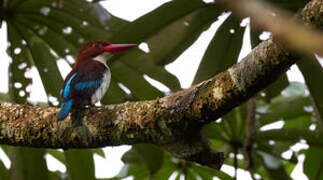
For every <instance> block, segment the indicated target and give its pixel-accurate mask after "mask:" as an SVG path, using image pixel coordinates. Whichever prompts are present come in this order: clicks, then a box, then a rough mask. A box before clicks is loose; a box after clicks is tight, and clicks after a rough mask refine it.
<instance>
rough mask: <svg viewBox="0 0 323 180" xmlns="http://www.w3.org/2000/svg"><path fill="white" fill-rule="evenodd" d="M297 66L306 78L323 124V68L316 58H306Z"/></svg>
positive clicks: (316, 110) (298, 62)
mask: <svg viewBox="0 0 323 180" xmlns="http://www.w3.org/2000/svg"><path fill="white" fill-rule="evenodd" d="M296 64H297V66H298V68H299V69H300V71H301V72H302V74H303V76H304V79H305V83H306V85H307V87H308V90H309V91H310V94H311V97H312V98H311V100H312V101H313V104H314V107H315V108H314V109H315V112H316V113H317V116H318V119H319V120H320V121H321V123H323V93H322V89H323V83H322V80H323V68H322V66H321V64H320V63H319V62H318V60H317V59H316V58H315V57H314V56H313V57H304V58H302V59H301V60H299V61H297V62H296Z"/></svg>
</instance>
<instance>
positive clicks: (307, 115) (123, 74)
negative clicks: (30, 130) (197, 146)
mask: <svg viewBox="0 0 323 180" xmlns="http://www.w3.org/2000/svg"><path fill="white" fill-rule="evenodd" d="M266 1H267V2H269V3H272V4H273V5H276V6H278V7H280V8H283V9H286V10H289V11H291V12H296V11H298V10H300V9H301V8H302V7H304V5H305V4H306V3H307V2H308V0H266ZM94 2H96V1H94ZM223 12H225V8H224V7H222V6H220V5H219V4H217V3H204V2H203V1H202V0H190V1H189V3H188V1H187V0H173V1H170V2H167V3H165V4H163V5H162V6H160V7H158V8H156V9H155V10H153V11H151V12H149V13H147V14H146V15H144V16H142V17H140V18H138V19H137V20H135V21H133V22H127V21H125V20H121V19H119V18H117V17H114V16H113V15H111V14H110V13H108V12H107V11H106V10H105V9H104V8H103V7H102V6H101V5H100V4H99V3H89V2H87V1H85V0H65V1H62V0H46V1H39V0H28V1H25V0H0V27H1V23H2V21H5V22H6V24H7V32H8V41H9V42H10V45H9V46H8V54H9V55H10V56H11V58H12V63H11V64H10V66H9V73H10V75H9V93H8V94H0V101H8V100H11V101H13V102H16V103H29V102H28V101H27V97H28V96H29V91H27V89H28V88H27V87H28V86H29V85H30V84H31V82H32V79H30V78H26V77H25V73H26V72H28V71H29V70H30V69H31V68H32V67H35V68H36V69H37V70H38V72H39V74H40V77H41V80H42V83H43V86H44V89H45V91H46V93H47V96H48V97H58V96H59V89H60V87H61V84H62V79H63V78H62V77H61V74H60V72H59V69H58V66H57V61H58V59H63V60H65V61H66V62H67V63H68V64H69V65H70V66H73V62H71V61H68V60H67V59H68V58H69V57H75V56H76V53H77V50H78V48H80V46H81V45H82V44H83V43H84V42H86V41H90V40H95V39H103V40H107V41H111V42H113V43H138V44H140V43H143V42H144V43H147V45H148V47H149V52H148V53H146V52H143V51H142V50H140V49H138V48H137V49H133V50H131V51H129V52H127V53H125V54H120V55H117V56H115V57H114V58H113V60H112V61H111V62H109V64H110V67H111V71H112V81H111V85H110V88H109V91H108V93H107V94H106V96H105V97H104V99H103V101H102V102H103V104H112V103H122V102H124V101H127V100H148V99H154V98H157V97H162V96H164V95H165V92H162V91H160V90H159V89H157V88H156V87H154V86H153V85H151V84H150V83H149V82H148V81H147V80H146V79H145V78H144V75H147V76H149V77H150V78H152V79H155V80H157V81H158V82H160V83H162V84H164V85H165V86H167V87H168V88H169V89H170V90H171V91H172V92H175V91H177V90H180V89H181V87H180V83H179V81H178V79H177V77H176V76H174V75H173V74H171V73H169V72H168V71H166V69H165V65H167V64H169V63H171V62H173V61H175V60H176V58H177V57H178V56H180V55H181V54H182V53H183V52H184V51H185V50H186V49H187V48H188V47H190V46H191V45H192V44H193V43H194V42H195V41H196V40H197V38H198V37H199V36H200V35H201V34H202V33H203V32H204V31H205V30H207V29H208V28H209V27H210V25H211V24H212V23H214V22H215V21H217V19H218V17H219V16H220V15H221V13H223ZM240 23H241V20H239V19H237V18H236V17H235V16H234V14H231V15H229V17H228V18H227V19H226V20H225V21H224V22H223V23H222V25H221V26H220V27H219V29H218V30H217V31H216V33H215V34H214V37H213V39H212V41H211V42H210V44H209V45H208V48H207V50H206V52H205V53H204V56H203V58H202V61H201V63H200V64H199V67H198V70H197V73H196V75H195V77H194V81H193V84H195V83H198V82H201V81H203V80H206V79H208V78H210V77H213V76H215V75H216V74H218V73H220V72H223V71H225V70H226V69H227V68H229V67H230V66H232V65H233V64H235V63H237V59H238V56H239V53H240V50H241V47H242V45H243V43H244V42H243V36H244V34H245V33H249V32H245V29H246V28H245V27H241V25H240ZM2 27H3V26H2ZM260 34H261V31H256V30H255V29H254V28H253V26H252V20H251V34H250V41H251V44H252V47H255V46H256V45H258V44H259V43H260V42H261V41H260V39H259V35H260ZM297 65H298V67H299V68H300V70H301V72H302V74H303V76H304V79H305V83H306V85H304V84H302V83H295V82H289V81H288V79H287V75H286V74H283V75H282V76H281V77H280V78H279V79H278V80H277V81H276V82H275V83H273V84H272V85H271V86H269V87H267V88H266V89H264V90H263V91H262V92H261V93H260V94H259V95H258V96H257V97H254V99H255V102H256V109H255V114H254V117H255V118H256V122H257V124H256V130H255V135H254V137H253V138H254V139H253V140H254V142H253V143H254V145H253V151H252V155H253V156H252V157H251V158H252V161H253V164H254V166H252V167H251V168H250V169H248V170H249V171H250V172H251V174H252V175H254V174H258V175H260V176H261V178H262V179H290V175H291V172H292V171H293V169H294V167H295V166H296V164H297V163H298V161H297V156H298V155H300V154H304V155H305V162H304V173H305V174H306V175H307V176H308V178H309V179H316V180H321V179H323V173H322V172H323V165H322V164H323V159H322V158H321V153H322V147H323V142H322V139H323V137H322V135H321V132H322V127H323V126H322V124H323V121H322V117H323V99H322V98H323V96H322V89H323V87H322V86H323V83H322V79H323V71H322V66H321V65H320V64H319V62H318V61H317V60H316V59H315V58H313V57H304V58H303V60H301V61H299V62H298V63H297ZM120 83H122V84H123V85H124V86H126V87H127V88H128V89H129V90H130V94H127V93H126V92H125V91H124V90H122V88H120V86H119V85H120ZM17 86H18V88H17ZM20 86H21V87H20ZM48 104H49V105H54V102H49V103H48ZM248 113H250V112H247V105H246V104H243V105H241V106H239V107H237V108H235V109H233V110H232V111H231V112H230V113H228V114H226V115H224V116H223V117H222V118H221V119H219V120H217V121H216V122H214V123H210V124H208V125H207V126H205V127H204V129H203V133H204V135H205V136H206V137H208V139H209V140H210V142H211V146H212V148H214V149H217V150H220V151H223V152H225V154H226V156H227V159H226V161H225V164H226V165H230V166H236V168H242V169H246V162H247V161H246V160H247V157H246V156H245V151H244V149H243V145H244V143H245V141H246V126H247V116H248V115H250V114H248ZM276 122H283V127H282V128H279V129H271V130H265V131H264V130H261V128H262V127H264V126H266V125H269V124H271V123H276ZM313 127H315V128H313ZM304 140H305V141H306V143H307V144H308V145H309V149H307V150H302V151H296V152H293V153H292V156H291V157H290V158H285V157H282V153H284V152H286V151H288V150H290V147H291V146H292V145H294V144H296V143H298V142H300V141H304ZM1 148H2V149H3V150H4V152H5V153H6V154H7V156H9V158H10V160H11V163H12V165H11V167H10V169H6V167H5V166H4V164H3V162H2V161H1V162H0V179H12V180H13V179H25V180H28V179H52V180H61V179H70V180H72V179H73V180H74V179H77V180H79V179H86V180H88V179H95V175H94V170H95V169H94V168H95V167H94V161H93V154H94V153H95V154H98V155H99V156H101V157H103V158H106V157H105V155H104V152H103V150H102V149H94V150H69V151H65V152H61V151H58V150H53V149H49V150H44V149H31V148H14V147H9V146H1ZM45 153H48V154H50V155H52V156H53V157H54V158H56V159H57V160H59V161H60V162H61V163H63V164H64V165H65V166H66V167H67V172H66V173H62V172H59V171H57V172H51V171H49V170H48V169H47V167H46V163H45V158H44V155H45ZM234 154H235V155H234ZM242 155H244V156H243V158H240V157H242ZM235 157H239V158H236V159H235ZM249 158H250V157H249ZM122 161H123V162H124V166H123V168H122V169H121V171H120V173H119V174H118V175H117V176H116V177H114V178H110V180H119V179H123V178H125V177H129V176H133V177H134V179H138V180H145V179H147V180H150V179H156V180H164V179H168V178H169V177H171V176H172V177H174V178H175V179H181V177H184V178H185V179H198V178H200V179H203V180H208V179H212V178H213V177H218V178H219V179H221V180H222V179H224V180H230V179H233V177H232V176H230V175H228V174H226V173H224V172H223V171H217V170H213V169H210V168H206V167H203V166H200V165H197V164H195V163H191V162H187V161H184V160H180V159H177V158H175V157H172V156H171V155H170V154H169V153H167V152H165V151H163V150H161V149H160V148H159V147H156V146H154V145H147V144H138V145H133V146H132V148H131V150H129V151H128V152H126V153H125V154H124V155H123V157H122ZM107 170H108V169H107ZM238 179H240V177H238Z"/></svg>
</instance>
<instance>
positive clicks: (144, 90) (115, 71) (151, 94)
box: [111, 61, 164, 100]
mask: <svg viewBox="0 0 323 180" xmlns="http://www.w3.org/2000/svg"><path fill="white" fill-rule="evenodd" d="M111 72H112V78H113V79H116V80H117V81H118V82H121V83H122V84H124V85H125V86H127V87H128V88H129V89H131V92H132V94H133V95H134V96H135V97H137V98H139V99H140V100H148V99H154V98H156V97H163V96H164V94H163V93H162V92H161V91H159V90H158V89H156V88H155V87H153V86H152V85H151V84H149V83H148V82H147V81H146V80H144V79H143V75H142V74H140V73H139V72H138V71H136V70H134V69H133V68H131V67H128V66H127V65H126V64H124V63H121V62H119V61H118V62H115V63H113V64H112V66H111Z"/></svg>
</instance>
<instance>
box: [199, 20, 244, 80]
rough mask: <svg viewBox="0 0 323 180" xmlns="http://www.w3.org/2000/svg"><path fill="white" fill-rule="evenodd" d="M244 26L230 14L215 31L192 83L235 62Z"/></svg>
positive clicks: (208, 76) (240, 45)
mask: <svg viewBox="0 0 323 180" xmlns="http://www.w3.org/2000/svg"><path fill="white" fill-rule="evenodd" d="M244 30H245V27H241V26H240V20H237V19H236V18H235V16H234V15H230V16H229V17H228V18H227V19H226V20H225V22H224V23H223V24H222V25H221V26H220V27H219V29H218V30H217V31H216V33H215V35H214V37H213V39H212V41H211V42H210V44H209V46H208V48H207V50H206V52H205V55H204V57H203V59H202V61H201V63H200V65H199V68H198V70H197V73H196V75H195V78H194V81H193V84H196V83H198V82H200V81H202V80H205V79H208V78H211V77H212V76H214V75H216V74H218V73H220V72H222V71H224V70H226V69H227V68H228V67H230V66H231V65H233V64H234V63H236V62H237V60H238V56H239V52H240V50H241V47H242V39H243V33H244Z"/></svg>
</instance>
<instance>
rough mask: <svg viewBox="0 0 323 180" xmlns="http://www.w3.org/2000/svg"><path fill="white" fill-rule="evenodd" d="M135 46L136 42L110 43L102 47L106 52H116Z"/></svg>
mask: <svg viewBox="0 0 323 180" xmlns="http://www.w3.org/2000/svg"><path fill="white" fill-rule="evenodd" d="M135 46H137V44H110V45H107V46H105V47H104V49H105V50H106V51H107V52H111V53H117V52H121V51H125V50H128V49H130V48H133V47H135Z"/></svg>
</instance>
